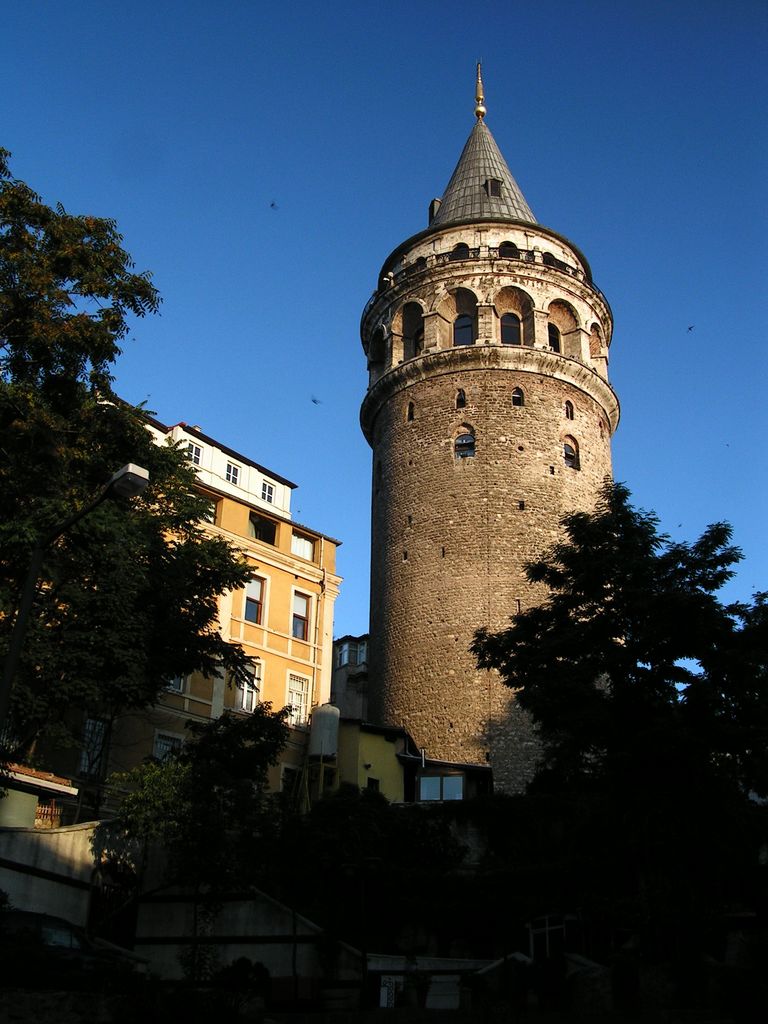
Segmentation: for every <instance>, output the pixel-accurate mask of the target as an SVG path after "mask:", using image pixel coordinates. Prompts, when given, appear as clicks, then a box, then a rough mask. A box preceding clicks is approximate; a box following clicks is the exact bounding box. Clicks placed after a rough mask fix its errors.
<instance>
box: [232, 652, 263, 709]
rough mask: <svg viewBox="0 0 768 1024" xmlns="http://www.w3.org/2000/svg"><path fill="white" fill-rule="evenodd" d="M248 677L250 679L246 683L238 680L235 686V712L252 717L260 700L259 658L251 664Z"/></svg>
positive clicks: (260, 668)
mask: <svg viewBox="0 0 768 1024" xmlns="http://www.w3.org/2000/svg"><path fill="white" fill-rule="evenodd" d="M248 675H249V677H250V678H249V680H248V682H243V681H242V680H240V679H238V680H237V682H236V684H235V699H236V703H235V710H236V711H242V712H243V713H244V714H246V715H252V714H253V712H254V711H255V710H256V705H257V704H258V703H259V702H260V700H261V684H262V661H261V659H260V658H256V659H254V661H253V662H252V663H251V666H250V667H249V670H248Z"/></svg>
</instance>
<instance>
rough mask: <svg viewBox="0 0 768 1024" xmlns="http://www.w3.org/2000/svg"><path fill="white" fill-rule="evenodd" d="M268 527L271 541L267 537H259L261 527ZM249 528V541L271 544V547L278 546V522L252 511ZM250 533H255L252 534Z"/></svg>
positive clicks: (249, 516)
mask: <svg viewBox="0 0 768 1024" xmlns="http://www.w3.org/2000/svg"><path fill="white" fill-rule="evenodd" d="M262 526H266V527H268V528H269V532H271V538H272V539H271V540H268V539H267V538H266V537H262V536H259V533H260V527H262ZM248 528H249V534H248V538H249V540H257V541H259V542H260V543H261V544H269V545H271V547H276V546H277V520H275V519H271V518H270V517H269V516H265V515H262V513H261V512H257V511H256V510H255V509H251V510H250V512H249V513H248ZM250 531H253V532H252V533H251V532H250Z"/></svg>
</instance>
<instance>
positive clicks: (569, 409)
mask: <svg viewBox="0 0 768 1024" xmlns="http://www.w3.org/2000/svg"><path fill="white" fill-rule="evenodd" d="M565 418H566V419H567V420H572V419H573V402H566V403H565Z"/></svg>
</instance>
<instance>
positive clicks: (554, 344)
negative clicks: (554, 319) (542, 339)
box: [547, 324, 560, 352]
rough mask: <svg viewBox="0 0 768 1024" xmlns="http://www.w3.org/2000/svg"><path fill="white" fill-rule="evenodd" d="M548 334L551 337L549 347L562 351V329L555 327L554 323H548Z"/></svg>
mask: <svg viewBox="0 0 768 1024" xmlns="http://www.w3.org/2000/svg"><path fill="white" fill-rule="evenodd" d="M547 335H548V337H549V347H550V349H551V350H552V351H553V352H559V351H560V331H559V330H558V329H557V327H555V325H554V324H547Z"/></svg>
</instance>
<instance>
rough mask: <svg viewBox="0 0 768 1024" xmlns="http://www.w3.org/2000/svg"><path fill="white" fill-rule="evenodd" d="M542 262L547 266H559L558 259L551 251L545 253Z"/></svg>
mask: <svg viewBox="0 0 768 1024" xmlns="http://www.w3.org/2000/svg"><path fill="white" fill-rule="evenodd" d="M541 262H542V263H543V264H544V265H545V266H546V267H556V266H557V260H556V259H555V257H554V256H553V255H552V253H551V252H545V253H544V255H543V256H542V257H541Z"/></svg>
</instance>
